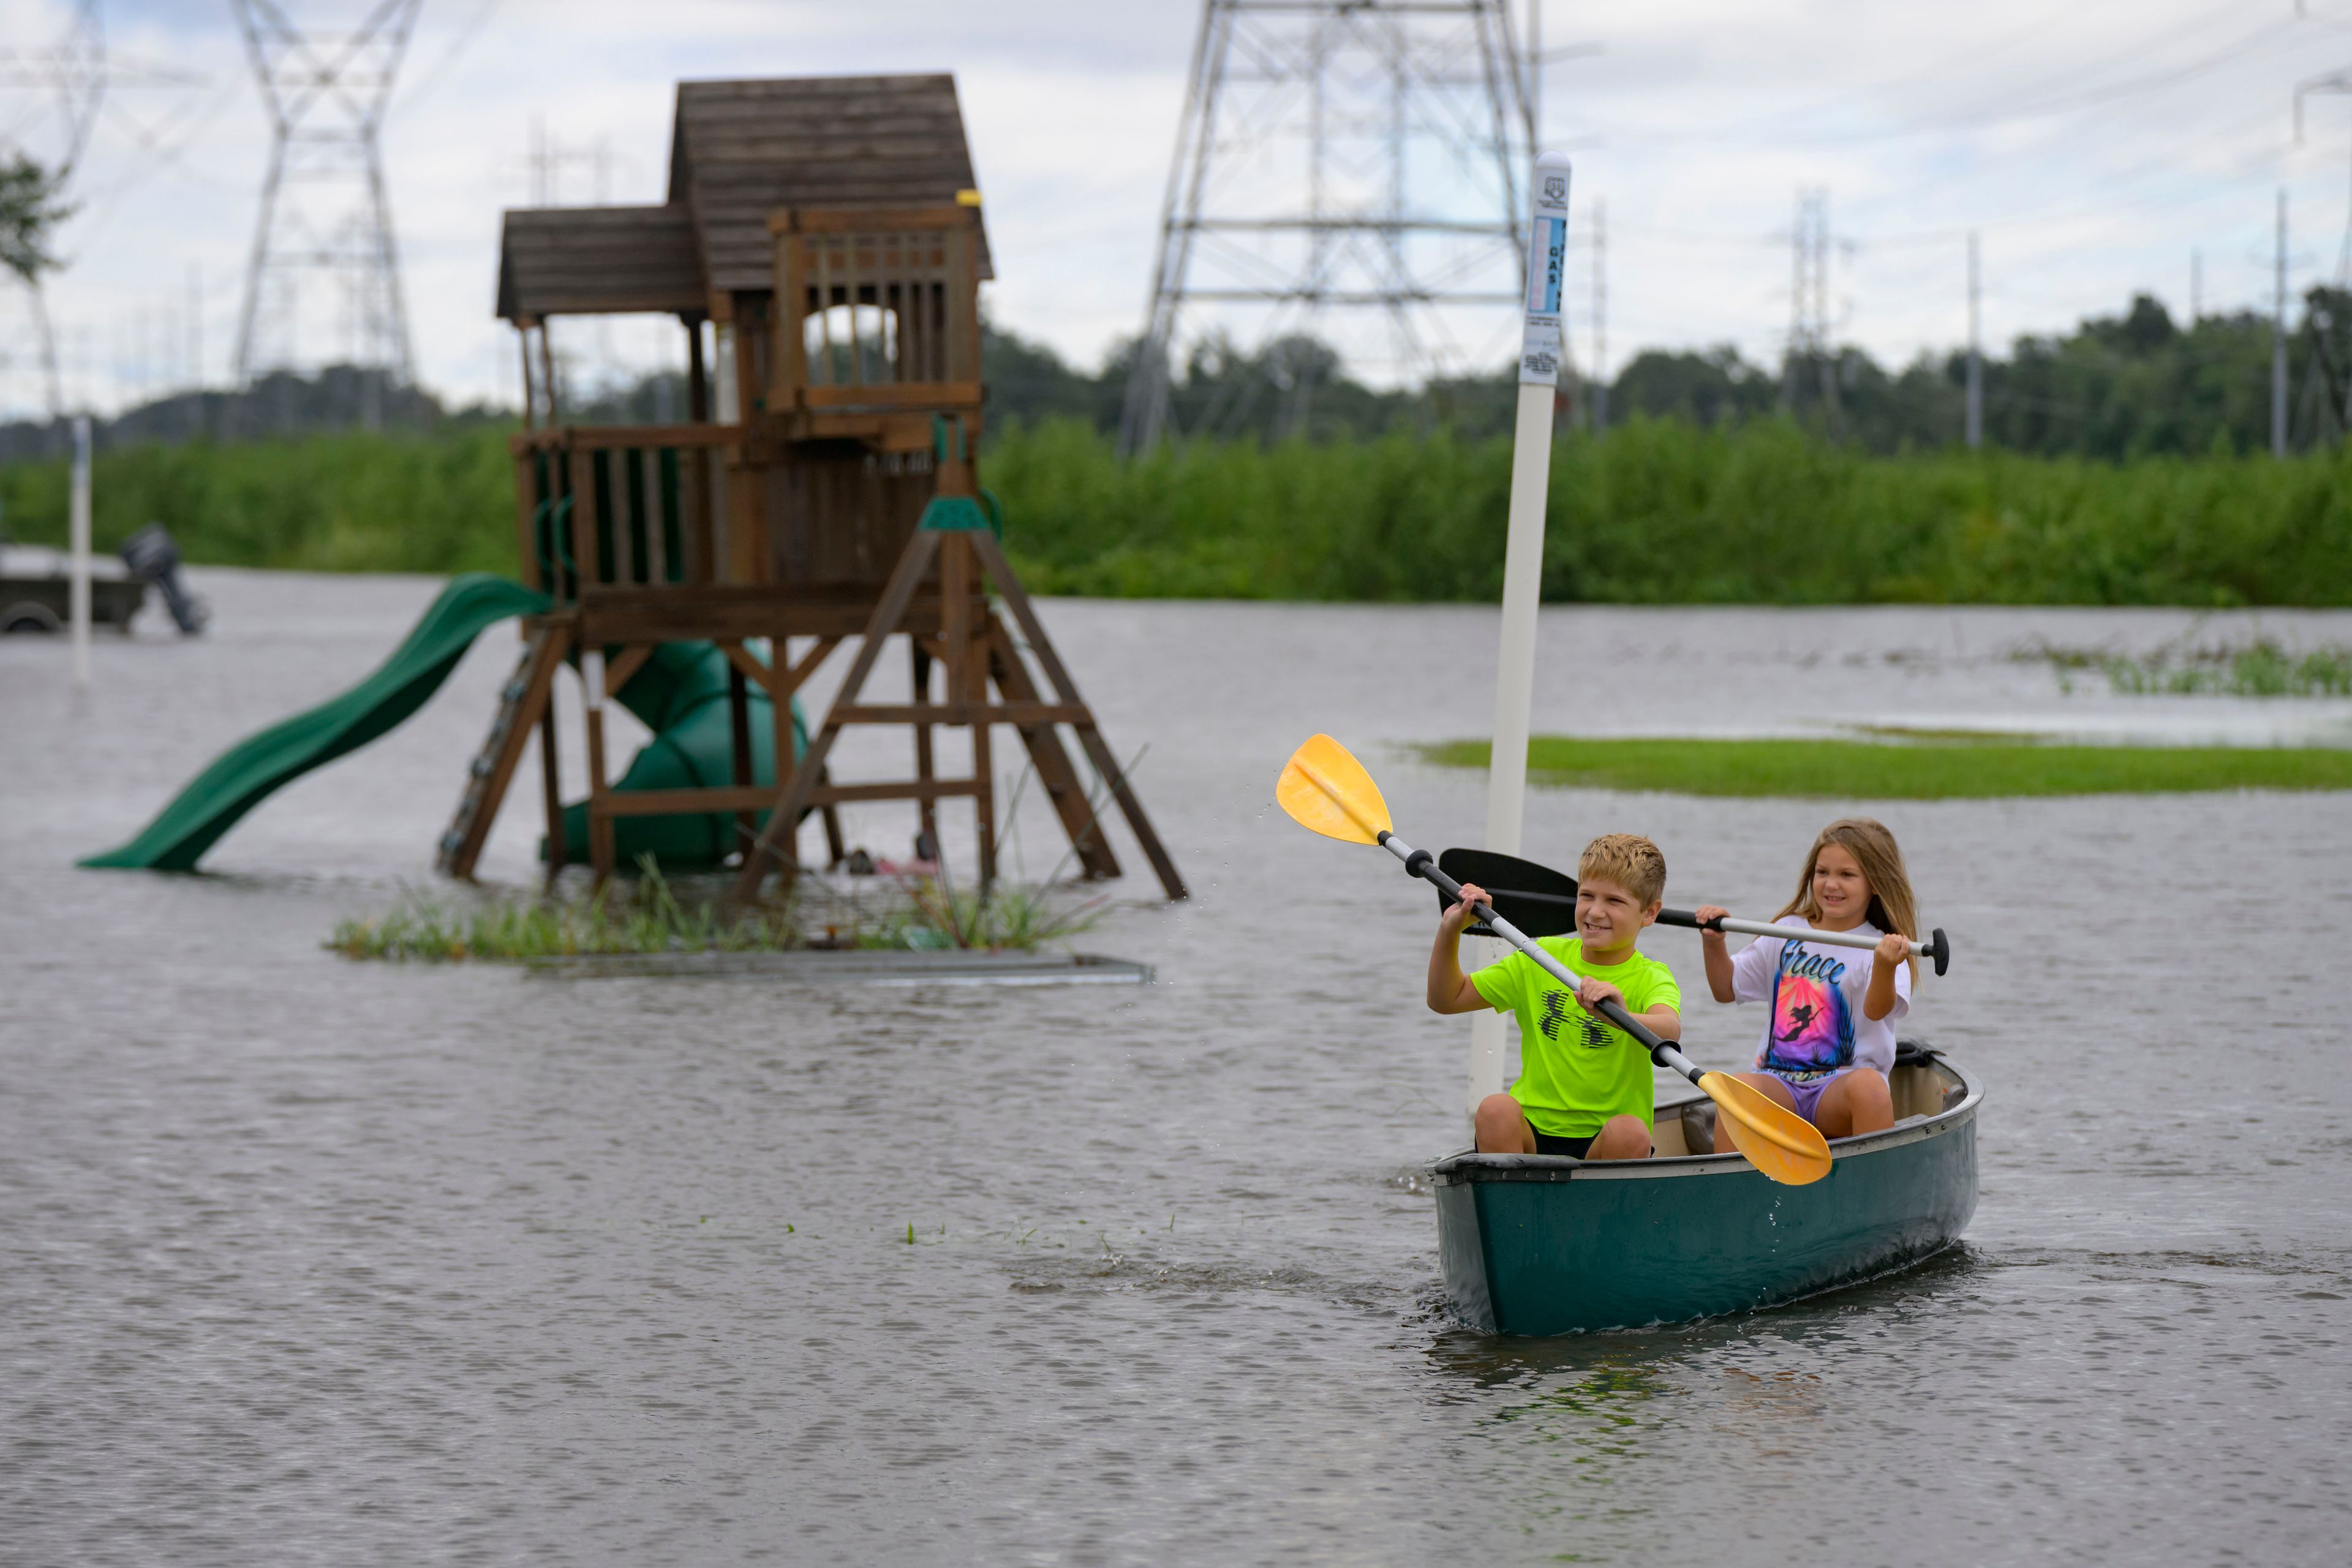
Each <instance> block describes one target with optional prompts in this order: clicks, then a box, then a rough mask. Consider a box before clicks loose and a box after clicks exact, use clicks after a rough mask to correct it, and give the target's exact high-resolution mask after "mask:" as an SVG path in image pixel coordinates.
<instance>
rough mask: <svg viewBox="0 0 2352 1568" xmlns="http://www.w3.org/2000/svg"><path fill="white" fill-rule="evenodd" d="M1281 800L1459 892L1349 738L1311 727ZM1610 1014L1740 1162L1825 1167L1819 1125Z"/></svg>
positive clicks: (1550, 963)
mask: <svg viewBox="0 0 2352 1568" xmlns="http://www.w3.org/2000/svg"><path fill="white" fill-rule="evenodd" d="M1274 793H1275V798H1276V800H1277V801H1279V802H1281V803H1282V809H1283V810H1285V811H1286V812H1288V813H1289V814H1290V816H1291V819H1292V820H1293V821H1295V822H1297V824H1298V825H1299V826H1301V827H1307V828H1312V829H1313V830H1314V831H1316V832H1318V833H1319V834H1321V835H1323V836H1324V837H1326V838H1337V839H1339V840H1340V841H1341V842H1343V843H1348V844H1377V845H1379V846H1380V847H1381V848H1383V849H1385V850H1387V851H1388V852H1389V853H1390V854H1391V855H1393V856H1395V857H1396V858H1398V859H1400V860H1402V861H1403V862H1404V868H1405V869H1406V870H1407V871H1408V872H1410V873H1411V874H1412V875H1413V876H1416V877H1419V878H1422V879H1424V880H1426V881H1429V882H1433V883H1434V884H1436V886H1437V888H1438V889H1439V891H1441V892H1443V893H1444V894H1445V895H1446V898H1447V900H1449V902H1451V901H1453V900H1459V899H1460V898H1461V896H1462V884H1461V883H1460V882H1458V881H1456V880H1454V879H1453V878H1452V877H1449V876H1447V875H1446V874H1445V873H1444V871H1442V870H1440V869H1438V868H1437V861H1436V858H1435V857H1434V856H1433V855H1431V854H1430V853H1429V851H1428V850H1426V849H1415V848H1414V847H1412V845H1410V844H1407V843H1406V842H1405V841H1404V840H1403V839H1402V838H1399V837H1397V836H1396V835H1395V834H1393V833H1391V832H1390V831H1389V808H1388V803H1387V802H1386V801H1383V800H1382V799H1381V790H1380V786H1379V785H1378V784H1374V783H1373V782H1372V779H1371V775H1370V773H1366V772H1364V768H1363V764H1362V763H1359V762H1357V761H1356V759H1355V758H1354V757H1352V756H1350V755H1349V752H1348V748H1347V747H1345V746H1342V745H1341V744H1339V742H1337V741H1335V740H1333V739H1332V738H1331V737H1330V736H1328V735H1318V736H1316V737H1314V738H1313V739H1312V740H1310V741H1308V742H1307V743H1306V744H1305V745H1303V746H1301V747H1299V748H1298V750H1297V751H1296V752H1292V753H1291V757H1290V761H1289V762H1288V763H1286V764H1285V765H1284V767H1283V770H1282V777H1281V778H1280V779H1279V780H1278V781H1276V784H1275V787H1274ZM1477 912H1478V918H1479V919H1480V920H1482V921H1486V924H1487V926H1488V927H1489V928H1490V929H1491V930H1492V931H1494V933H1495V934H1496V936H1498V937H1501V938H1502V939H1503V940H1504V941H1505V942H1509V943H1510V944H1511V945H1512V946H1513V947H1515V948H1517V949H1518V950H1519V951H1520V952H1523V953H1526V954H1527V955H1528V957H1529V958H1530V959H1533V960H1534V961H1535V962H1536V963H1537V964H1538V965H1539V966H1541V968H1542V969H1543V971H1544V972H1545V973H1548V974H1549V975H1550V976H1551V977H1552V978H1553V979H1555V980H1557V981H1559V983H1560V984H1563V985H1565V986H1567V987H1568V988H1569V989H1570V990H1571V991H1574V990H1579V989H1580V987H1581V985H1582V982H1581V981H1580V980H1579V979H1578V978H1577V977H1576V975H1575V974H1573V973H1570V970H1569V968H1568V966H1567V965H1566V964H1564V963H1560V962H1559V960H1558V959H1556V958H1554V957H1553V956H1552V955H1551V954H1550V953H1549V952H1545V951H1544V950H1543V949H1542V948H1540V947H1538V946H1537V945H1536V943H1535V939H1534V938H1532V937H1530V936H1528V934H1527V933H1526V932H1525V931H1521V930H1519V928H1518V927H1517V926H1515V925H1513V924H1512V923H1511V922H1510V921H1507V920H1505V919H1504V918H1503V917H1502V916H1500V915H1498V914H1496V912H1495V911H1494V910H1492V909H1490V908H1489V907H1487V906H1486V905H1485V904H1480V905H1478V906H1477ZM1596 1011H1598V1012H1599V1013H1600V1014H1601V1016H1602V1017H1604V1018H1607V1019H1608V1020H1609V1021H1610V1022H1611V1023H1612V1024H1614V1025H1616V1026H1618V1027H1619V1028H1621V1029H1622V1030H1624V1031H1625V1033H1627V1034H1629V1035H1631V1036H1633V1038H1635V1039H1636V1040H1639V1041H1640V1042H1641V1043H1642V1044H1643V1046H1644V1047H1647V1049H1648V1050H1649V1053H1650V1059H1651V1060H1652V1061H1654V1062H1656V1063H1657V1064H1658V1065H1659V1066H1660V1067H1663V1068H1671V1069H1672V1070H1674V1071H1675V1072H1678V1073H1680V1074H1682V1075H1683V1076H1684V1077H1685V1078H1686V1079H1690V1080H1691V1082H1693V1083H1695V1084H1696V1085H1698V1087H1699V1089H1700V1090H1701V1091H1702V1092H1704V1093H1705V1094H1706V1097H1707V1098H1708V1099H1709V1100H1713V1101H1715V1103H1716V1107H1717V1110H1718V1111H1719V1112H1720V1114H1719V1116H1718V1118H1717V1126H1720V1127H1726V1128H1728V1129H1729V1130H1730V1132H1731V1142H1733V1144H1734V1145H1735V1146H1737V1147H1738V1150H1739V1152H1741V1153H1742V1154H1745V1155H1747V1156H1748V1163H1750V1164H1752V1165H1754V1166H1755V1167H1756V1168H1757V1169H1758V1170H1759V1171H1761V1172H1763V1173H1764V1174H1765V1175H1767V1176H1769V1177H1770V1178H1771V1179H1772V1180H1773V1181H1776V1182H1780V1183H1782V1184H1786V1185H1789V1186H1792V1187H1793V1186H1802V1185H1803V1184H1806V1183H1807V1182H1817V1181H1819V1180H1821V1179H1822V1177H1823V1176H1826V1175H1828V1174H1829V1173H1830V1146H1829V1142H1828V1140H1826V1139H1824V1138H1823V1137H1822V1133H1821V1129H1819V1128H1817V1127H1815V1126H1814V1125H1813V1124H1812V1123H1811V1122H1810V1121H1806V1120H1805V1119H1804V1118H1802V1117H1801V1116H1799V1115H1798V1114H1797V1113H1796V1112H1795V1111H1793V1110H1785V1109H1783V1108H1782V1107H1780V1106H1778V1105H1775V1104H1774V1103H1773V1102H1772V1101H1771V1100H1767V1099H1766V1098H1765V1097H1764V1096H1763V1095H1761V1094H1759V1092H1757V1091H1756V1090H1755V1089H1750V1088H1748V1085H1746V1084H1744V1083H1742V1082H1740V1081H1739V1080H1738V1079H1736V1078H1730V1077H1727V1075H1725V1074H1723V1073H1719V1072H1702V1071H1700V1070H1699V1069H1698V1068H1696V1067H1694V1066H1692V1065H1691V1060H1690V1058H1688V1057H1685V1056H1684V1055H1683V1054H1682V1052H1681V1051H1680V1050H1678V1049H1676V1048H1675V1046H1674V1045H1673V1043H1672V1042H1670V1041H1666V1040H1662V1039H1660V1038H1658V1037H1657V1036H1655V1035H1654V1034H1652V1033H1651V1032H1650V1031H1649V1030H1648V1029H1647V1028H1645V1027H1643V1025H1642V1022H1641V1020H1640V1019H1638V1018H1636V1017H1634V1016H1633V1015H1632V1014H1631V1013H1628V1012H1627V1011H1625V1009H1624V1008H1623V1007H1622V1006H1621V1005H1618V1004H1617V1003H1615V1002H1603V1003H1601V1005H1600V1006H1599V1007H1598V1008H1597V1009H1596Z"/></svg>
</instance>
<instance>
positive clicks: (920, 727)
mask: <svg viewBox="0 0 2352 1568" xmlns="http://www.w3.org/2000/svg"><path fill="white" fill-rule="evenodd" d="M908 641H909V642H910V643H912V644H913V645H914V647H913V648H912V650H911V651H910V653H909V656H908V662H909V663H911V664H912V665H913V666H914V679H915V706H916V707H918V708H920V709H922V710H924V711H925V716H924V717H923V718H920V719H918V720H916V721H915V777H916V778H917V779H919V780H920V781H921V782H923V783H925V784H929V782H930V781H931V779H932V778H933V777H934V776H935V775H934V770H933V763H932V755H931V725H930V720H929V709H930V705H931V659H932V650H933V649H934V648H935V647H937V646H938V645H937V642H936V640H935V639H933V638H930V637H922V636H920V635H916V634H910V635H909V636H908ZM915 828H916V834H917V837H918V838H919V841H920V843H922V844H929V845H930V846H932V848H931V849H930V850H929V853H930V854H933V855H936V854H937V853H938V852H939V850H938V845H939V842H940V814H939V811H938V808H937V807H936V805H934V803H933V801H932V799H931V797H929V796H928V795H926V796H925V797H924V798H923V804H922V806H921V808H920V809H919V810H918V811H917V812H916V813H915ZM925 853H926V851H924V850H923V849H921V848H920V847H918V848H917V850H916V851H915V858H917V859H921V858H923V857H924V855H925Z"/></svg>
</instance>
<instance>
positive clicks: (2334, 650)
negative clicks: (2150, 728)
mask: <svg viewBox="0 0 2352 1568" xmlns="http://www.w3.org/2000/svg"><path fill="white" fill-rule="evenodd" d="M2018 657H2019V658H2021V659H2022V660H2024V661H2026V662H2029V663H2039V662H2042V661H2043V660H2047V661H2048V662H2049V663H2050V664H2051V665H2052V666H2053V668H2056V670H2057V671H2058V680H2059V684H2060V686H2061V687H2062V688H2063V689H2066V690H2068V691H2072V690H2073V689H2074V673H2075V672H2076V671H2079V670H2091V669H2095V670H2097V671H2099V672H2100V673H2101V674H2103V675H2105V677H2106V678H2107V689H2109V690H2110V691H2113V692H2115V693H2116V694H2117V695H2120V696H2127V697H2158V696H2161V697H2352V648H2342V647H2316V648H2310V649H2307V650H2305V651H2304V652H2301V653H2296V652H2294V651H2291V650H2289V649H2287V648H2284V647H2280V646H2279V645H2278V644H2277V643H2274V642H2273V641H2271V640H2270V639H2269V638H2267V637H2258V638H2256V639H2255V640H2254V641H2252V642H2250V643H2244V644H2241V645H2238V646H2235V647H2231V646H2227V645H2224V646H2219V647H2185V646H2181V645H2174V646H2171V647H2161V648H2158V649H2157V650H2156V651H2155V652H2153V653H2147V654H2116V653H2107V652H2103V651H2100V650H2097V649H2089V648H2061V647H2029V648H2026V649H2023V650H2021V652H2020V653H2019V655H2018Z"/></svg>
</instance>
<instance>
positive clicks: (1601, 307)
mask: <svg viewBox="0 0 2352 1568" xmlns="http://www.w3.org/2000/svg"><path fill="white" fill-rule="evenodd" d="M1608 428H1609V204H1608V203H1607V202H1606V201H1601V200H1598V199H1596V200H1595V201H1594V202H1593V204H1592V433H1593V434H1594V435H1596V436H1597V435H1600V434H1601V432H1602V431H1604V430H1606V429H1608Z"/></svg>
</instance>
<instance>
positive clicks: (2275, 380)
mask: <svg viewBox="0 0 2352 1568" xmlns="http://www.w3.org/2000/svg"><path fill="white" fill-rule="evenodd" d="M2275 310H2276V314H2275V315H2274V316H2273V318H2272V321H2271V456H2272V457H2273V458H2284V457H2285V456H2286V187H2285V186H2284V185H2282V186H2280V187H2279V194H2278V298H2277V303H2276V306H2275Z"/></svg>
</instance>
